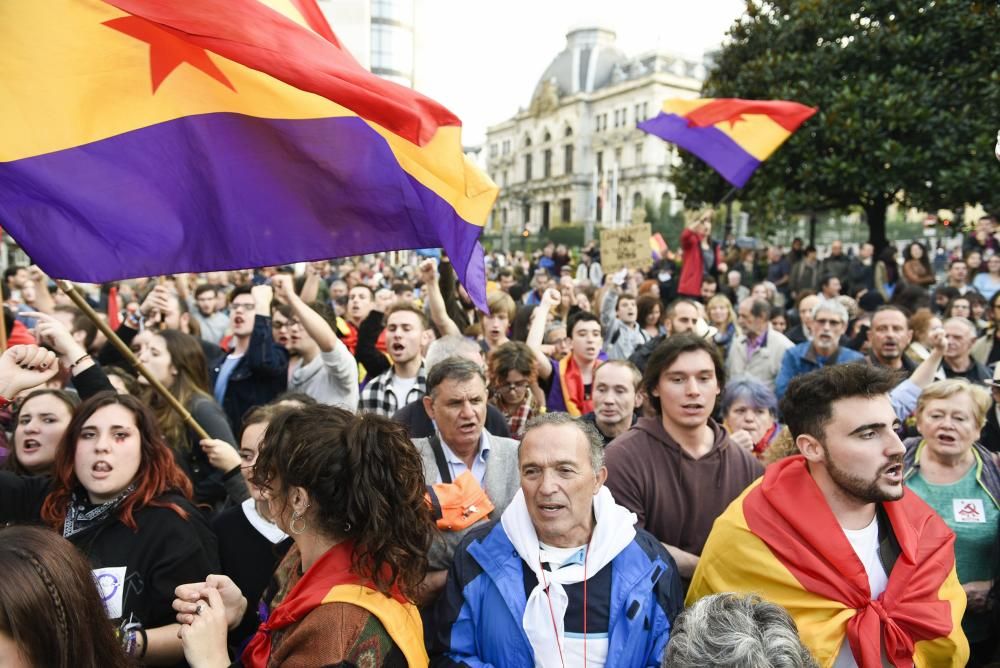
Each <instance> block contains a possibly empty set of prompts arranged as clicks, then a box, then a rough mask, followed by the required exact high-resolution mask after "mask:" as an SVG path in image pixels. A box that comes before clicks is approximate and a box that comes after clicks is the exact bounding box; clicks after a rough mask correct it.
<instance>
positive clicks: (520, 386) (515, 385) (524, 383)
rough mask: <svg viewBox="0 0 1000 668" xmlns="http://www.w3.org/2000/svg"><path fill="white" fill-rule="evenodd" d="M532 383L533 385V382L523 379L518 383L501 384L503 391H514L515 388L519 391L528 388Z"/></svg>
mask: <svg viewBox="0 0 1000 668" xmlns="http://www.w3.org/2000/svg"><path fill="white" fill-rule="evenodd" d="M530 385H531V383H529V382H528V381H526V380H522V381H520V382H517V383H505V384H504V385H501V386H500V391H501V392H513V391H514V390H517V391H519V392H523V391H524V390H526V389H528V387H529V386H530Z"/></svg>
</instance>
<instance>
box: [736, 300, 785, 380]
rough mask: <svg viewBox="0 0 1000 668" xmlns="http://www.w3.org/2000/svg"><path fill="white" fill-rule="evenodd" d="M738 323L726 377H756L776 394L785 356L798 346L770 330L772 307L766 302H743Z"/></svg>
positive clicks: (737, 311) (772, 329)
mask: <svg viewBox="0 0 1000 668" xmlns="http://www.w3.org/2000/svg"><path fill="white" fill-rule="evenodd" d="M736 323H737V324H738V325H739V327H740V335H739V336H737V337H736V338H735V339H734V340H733V342H732V344H731V345H730V346H729V353H728V354H727V355H726V375H727V376H728V377H729V378H738V377H739V376H753V377H754V378H756V379H757V380H759V381H760V382H762V383H764V384H765V385H767V386H768V387H769V388H770V389H772V390H773V389H774V381H775V379H776V378H777V377H778V372H779V371H781V361H782V359H783V358H784V356H785V352H786V351H787V350H788V349H789V348H791V347H793V346H794V345H795V344H794V343H792V342H791V341H790V340H789V339H788V337H786V336H785V335H784V334H782V333H781V332H779V331H777V330H776V329H774V328H773V327H771V305H770V304H768V303H767V302H766V301H765V300H763V299H758V298H755V297H747V298H746V299H744V300H742V301H741V302H740V303H739V306H738V307H737V309H736Z"/></svg>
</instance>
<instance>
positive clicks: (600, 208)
mask: <svg viewBox="0 0 1000 668" xmlns="http://www.w3.org/2000/svg"><path fill="white" fill-rule="evenodd" d="M595 219H596V220H597V222H601V221H602V220H604V198H603V197H598V198H597V212H596V216H595Z"/></svg>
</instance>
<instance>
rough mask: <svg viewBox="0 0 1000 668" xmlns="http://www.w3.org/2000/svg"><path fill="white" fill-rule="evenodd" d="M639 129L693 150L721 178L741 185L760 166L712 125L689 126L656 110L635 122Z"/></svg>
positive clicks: (686, 122)
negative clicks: (646, 118) (649, 116)
mask: <svg viewBox="0 0 1000 668" xmlns="http://www.w3.org/2000/svg"><path fill="white" fill-rule="evenodd" d="M638 127H639V129H640V130H643V131H645V132H648V133H649V134H653V135H656V136H657V137H659V138H660V139H664V140H666V141H668V142H671V143H673V144H677V145H678V146H680V147H681V148H683V149H686V150H688V151H690V152H691V153H694V154H695V155H696V156H698V157H699V158H701V159H702V160H704V161H705V162H706V163H707V164H708V166H709V167H711V168H712V169H714V170H715V171H717V172H718V173H719V175H720V176H722V178H724V179H726V180H727V181H729V182H730V183H731V184H733V185H734V186H736V187H737V188H742V187H743V186H744V185H746V182H747V181H748V180H749V179H750V175H751V174H753V173H754V170H756V169H757V168H758V167H760V160H758V159H757V158H755V157H753V156H752V155H750V154H749V153H747V152H746V150H744V149H743V148H742V147H741V146H740V145H739V144H737V143H736V142H735V141H733V140H732V139H730V138H729V137H728V136H727V135H726V134H725V133H724V132H721V131H719V130H717V129H716V128H714V127H713V128H699V127H689V126H688V121H687V119H686V118H683V117H681V116H678V115H676V114H666V113H663V112H660V113H659V115H657V116H655V117H653V118H651V119H649V120H648V121H643V122H642V123H639V126H638Z"/></svg>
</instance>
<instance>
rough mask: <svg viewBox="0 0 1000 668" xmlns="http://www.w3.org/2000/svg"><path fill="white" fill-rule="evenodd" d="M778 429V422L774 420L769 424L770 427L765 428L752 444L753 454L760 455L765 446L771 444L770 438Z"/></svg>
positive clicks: (765, 448)
mask: <svg viewBox="0 0 1000 668" xmlns="http://www.w3.org/2000/svg"><path fill="white" fill-rule="evenodd" d="M777 431H778V423H777V422H775V423H774V424H772V425H771V428H770V429H768V430H767V433H766V434H764V435H763V436H762V437H761V439H760V440H759V441H757V442H756V443H754V445H753V453H754V454H755V455H762V454H764V451H765V450H767V446H769V445H771V439H772V438H774V434H775V432H777Z"/></svg>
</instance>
